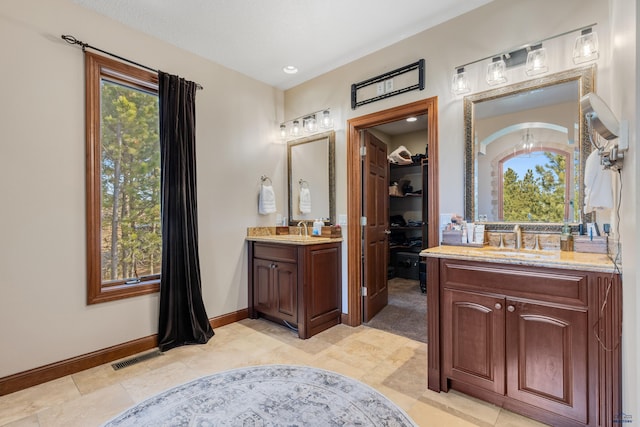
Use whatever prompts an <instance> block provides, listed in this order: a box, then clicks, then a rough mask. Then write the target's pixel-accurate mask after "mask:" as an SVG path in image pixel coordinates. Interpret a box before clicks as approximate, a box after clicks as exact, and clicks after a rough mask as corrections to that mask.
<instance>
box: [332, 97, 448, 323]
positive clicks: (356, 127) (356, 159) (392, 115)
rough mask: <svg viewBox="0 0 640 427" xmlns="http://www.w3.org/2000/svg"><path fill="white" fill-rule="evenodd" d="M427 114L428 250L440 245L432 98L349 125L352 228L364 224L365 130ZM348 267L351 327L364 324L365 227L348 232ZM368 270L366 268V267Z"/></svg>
mask: <svg viewBox="0 0 640 427" xmlns="http://www.w3.org/2000/svg"><path fill="white" fill-rule="evenodd" d="M423 114H426V116H427V120H428V129H429V131H428V136H427V144H428V150H427V154H428V158H429V168H428V180H427V188H426V191H427V192H428V197H429V203H427V209H426V210H427V215H428V218H430V221H429V223H428V224H427V228H428V239H427V247H432V246H436V245H437V244H438V237H437V236H438V233H437V231H438V224H437V218H438V211H439V206H438V202H439V195H438V187H439V185H438V182H439V181H438V98H437V97H432V98H428V99H425V100H421V101H416V102H413V103H410V104H406V105H402V106H398V107H394V108H390V109H388V110H383V111H379V112H377V113H372V114H368V115H365V116H361V117H357V118H354V119H351V120H349V121H348V122H347V199H348V201H347V220H348V223H349V224H360V220H361V217H362V200H363V194H362V179H363V177H362V170H361V158H360V146H361V145H362V141H361V134H362V132H361V131H363V130H366V129H368V128H372V127H374V126H379V125H382V124H385V123H390V122H394V121H398V120H401V119H405V118H407V117H410V116H418V115H423ZM347 236H348V244H347V263H348V264H347V265H348V266H349V268H348V273H347V277H348V285H347V295H348V313H347V315H346V316H345V317H346V319H345V320H346V321H345V322H344V323H346V324H347V325H350V326H358V325H360V324H362V317H363V304H362V294H361V292H362V291H361V287H362V280H363V274H362V270H363V269H362V268H361V262H362V255H363V254H362V227H360V226H352V227H348V230H347ZM365 267H366V266H365Z"/></svg>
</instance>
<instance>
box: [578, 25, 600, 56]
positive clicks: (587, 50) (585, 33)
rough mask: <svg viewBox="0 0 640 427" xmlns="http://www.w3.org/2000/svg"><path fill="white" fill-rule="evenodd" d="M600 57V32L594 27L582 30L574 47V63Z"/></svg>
mask: <svg viewBox="0 0 640 427" xmlns="http://www.w3.org/2000/svg"><path fill="white" fill-rule="evenodd" d="M599 57H600V53H599V52H598V34H597V33H596V32H594V31H593V29H592V28H586V29H584V30H582V32H581V33H580V36H578V38H576V44H575V46H574V48H573V63H574V64H582V63H584V62H589V61H595V60H596V59H598V58H599Z"/></svg>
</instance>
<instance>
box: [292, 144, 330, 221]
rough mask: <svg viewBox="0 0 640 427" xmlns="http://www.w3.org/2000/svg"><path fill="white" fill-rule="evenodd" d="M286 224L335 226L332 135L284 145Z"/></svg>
mask: <svg viewBox="0 0 640 427" xmlns="http://www.w3.org/2000/svg"><path fill="white" fill-rule="evenodd" d="M287 168H288V175H289V183H288V187H289V218H290V221H289V223H290V224H291V225H296V224H297V223H298V222H299V221H313V220H314V219H322V220H324V221H325V222H328V223H330V224H335V220H336V218H335V216H336V208H335V198H336V197H335V132H334V131H330V132H324V133H321V134H318V135H313V136H310V137H307V138H301V139H296V140H293V141H289V142H288V143H287Z"/></svg>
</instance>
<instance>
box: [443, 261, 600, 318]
mask: <svg viewBox="0 0 640 427" xmlns="http://www.w3.org/2000/svg"><path fill="white" fill-rule="evenodd" d="M440 262H441V266H440V267H441V268H440V272H441V275H442V276H441V286H442V287H444V288H450V289H461V290H473V291H480V292H484V293H493V294H496V295H503V296H506V297H510V298H522V299H533V300H537V301H545V302H550V303H556V304H563V305H571V306H576V307H586V306H587V302H588V299H587V287H588V282H589V278H588V275H587V274H586V273H584V272H580V271H573V270H561V269H553V268H545V267H526V266H514V265H507V264H490V263H476V262H472V261H458V260H450V259H443V260H441V261H440Z"/></svg>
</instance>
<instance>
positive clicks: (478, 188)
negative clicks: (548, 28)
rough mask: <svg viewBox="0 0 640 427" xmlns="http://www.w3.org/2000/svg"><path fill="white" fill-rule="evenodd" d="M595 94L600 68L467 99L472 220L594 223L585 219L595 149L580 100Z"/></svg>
mask: <svg viewBox="0 0 640 427" xmlns="http://www.w3.org/2000/svg"><path fill="white" fill-rule="evenodd" d="M594 88H595V65H592V66H589V67H583V68H578V69H573V70H569V71H564V72H561V73H556V74H551V75H548V76H544V77H542V78H538V79H534V80H529V81H525V82H522V83H517V84H513V85H509V86H504V87H500V88H497V89H493V90H489V91H485V92H481V93H477V94H473V95H469V96H466V97H465V98H464V126H465V218H466V219H467V220H470V221H480V222H488V223H514V222H518V223H533V225H539V226H541V227H544V225H545V224H546V225H549V224H551V225H555V224H561V223H563V222H564V221H568V222H569V223H572V224H575V223H580V222H590V221H591V214H588V215H585V214H583V213H582V207H583V205H584V184H583V182H584V179H583V172H584V166H585V161H586V158H587V157H588V155H589V153H590V152H591V149H592V148H591V145H590V143H589V139H588V135H587V128H586V121H585V118H584V115H583V114H582V111H581V108H580V98H581V97H582V96H583V95H585V94H586V93H589V92H592V91H593V90H594Z"/></svg>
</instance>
